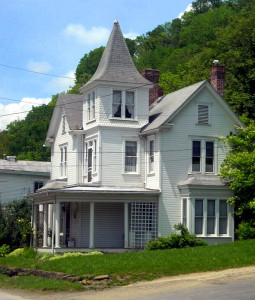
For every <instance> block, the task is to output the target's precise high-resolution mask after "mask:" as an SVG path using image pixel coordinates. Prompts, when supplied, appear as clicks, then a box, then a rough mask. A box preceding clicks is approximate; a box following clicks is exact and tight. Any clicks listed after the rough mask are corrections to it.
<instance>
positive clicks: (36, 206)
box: [33, 204, 38, 248]
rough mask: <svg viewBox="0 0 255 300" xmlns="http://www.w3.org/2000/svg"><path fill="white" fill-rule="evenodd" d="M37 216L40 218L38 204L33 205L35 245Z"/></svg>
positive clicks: (34, 240) (35, 244)
mask: <svg viewBox="0 0 255 300" xmlns="http://www.w3.org/2000/svg"><path fill="white" fill-rule="evenodd" d="M37 218H38V205H36V204H34V206H33V233H34V234H33V247H34V248H36V246H37Z"/></svg>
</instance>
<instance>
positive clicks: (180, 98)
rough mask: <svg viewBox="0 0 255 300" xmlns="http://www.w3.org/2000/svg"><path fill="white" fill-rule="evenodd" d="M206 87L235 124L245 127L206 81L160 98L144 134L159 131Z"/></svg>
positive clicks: (151, 108)
mask: <svg viewBox="0 0 255 300" xmlns="http://www.w3.org/2000/svg"><path fill="white" fill-rule="evenodd" d="M205 87H207V88H208V89H210V91H211V92H212V93H214V94H215V96H216V97H217V98H218V99H219V101H221V103H222V105H223V106H224V107H225V109H226V110H227V111H228V112H229V114H230V115H231V116H232V118H233V119H234V120H235V122H236V123H237V124H238V125H240V126H243V124H242V122H241V121H240V120H239V119H238V118H237V117H236V115H235V114H234V113H233V112H232V110H231V109H230V107H229V106H228V104H227V103H226V102H225V101H224V100H223V98H221V97H220V96H219V95H218V93H216V92H215V91H214V89H213V88H212V86H211V85H210V83H209V82H208V81H206V80H204V81H200V82H198V83H195V84H193V85H190V86H187V87H185V88H183V89H180V90H178V91H175V92H173V93H170V94H167V95H165V96H163V97H160V98H159V99H158V100H157V101H155V102H154V103H153V104H152V106H151V107H150V119H151V122H150V123H149V124H147V125H146V126H145V127H144V128H143V129H142V133H144V134H147V133H149V132H151V131H154V130H158V129H159V128H160V127H161V126H163V125H164V124H166V123H167V122H168V121H169V120H170V119H171V118H173V117H174V116H175V115H176V114H177V113H178V112H179V111H180V110H181V109H182V108H183V107H184V106H186V105H187V104H188V103H189V101H190V100H192V99H193V97H194V96H195V95H196V94H197V93H198V92H199V91H201V89H203V88H205Z"/></svg>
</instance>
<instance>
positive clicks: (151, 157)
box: [148, 139, 155, 174]
mask: <svg viewBox="0 0 255 300" xmlns="http://www.w3.org/2000/svg"><path fill="white" fill-rule="evenodd" d="M151 143H153V148H152V149H151ZM151 150H152V151H151ZM148 173H149V174H153V173H155V140H154V139H151V140H148Z"/></svg>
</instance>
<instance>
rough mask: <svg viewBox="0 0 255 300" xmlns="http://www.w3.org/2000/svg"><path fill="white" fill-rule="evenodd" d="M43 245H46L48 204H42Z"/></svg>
mask: <svg viewBox="0 0 255 300" xmlns="http://www.w3.org/2000/svg"><path fill="white" fill-rule="evenodd" d="M43 247H48V204H44V205H43Z"/></svg>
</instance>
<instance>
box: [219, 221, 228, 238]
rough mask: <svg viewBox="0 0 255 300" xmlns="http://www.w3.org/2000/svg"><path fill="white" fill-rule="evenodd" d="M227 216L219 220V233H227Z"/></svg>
mask: <svg viewBox="0 0 255 300" xmlns="http://www.w3.org/2000/svg"><path fill="white" fill-rule="evenodd" d="M227 224H228V222H227V218H220V220H219V234H227Z"/></svg>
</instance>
